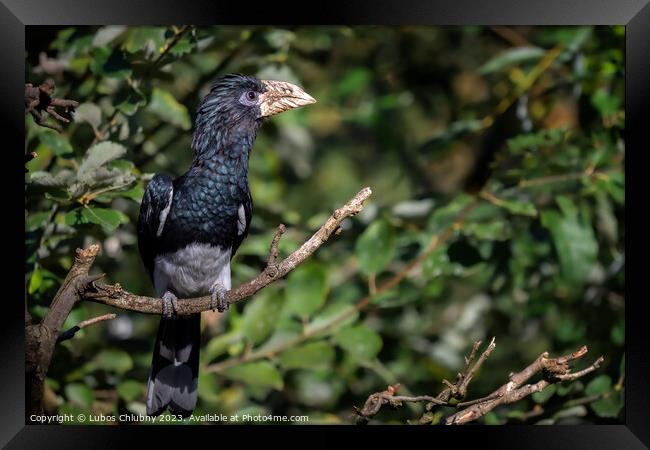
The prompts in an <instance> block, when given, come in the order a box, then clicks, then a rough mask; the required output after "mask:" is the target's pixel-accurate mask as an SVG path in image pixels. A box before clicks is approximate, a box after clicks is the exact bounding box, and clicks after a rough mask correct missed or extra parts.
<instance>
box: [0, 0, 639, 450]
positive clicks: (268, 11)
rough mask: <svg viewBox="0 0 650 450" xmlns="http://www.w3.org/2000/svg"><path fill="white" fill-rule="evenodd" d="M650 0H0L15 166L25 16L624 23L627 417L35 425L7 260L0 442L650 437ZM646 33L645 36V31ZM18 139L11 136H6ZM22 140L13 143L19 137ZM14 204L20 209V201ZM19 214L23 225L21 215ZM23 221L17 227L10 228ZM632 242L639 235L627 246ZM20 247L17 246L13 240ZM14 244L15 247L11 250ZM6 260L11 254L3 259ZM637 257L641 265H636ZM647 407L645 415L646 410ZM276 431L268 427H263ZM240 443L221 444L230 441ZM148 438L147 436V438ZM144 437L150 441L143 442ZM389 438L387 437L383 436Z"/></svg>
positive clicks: (569, 442) (15, 183)
mask: <svg viewBox="0 0 650 450" xmlns="http://www.w3.org/2000/svg"><path fill="white" fill-rule="evenodd" d="M649 1H650V0H618V1H612V0H582V1H580V2H577V1H576V2H567V1H566V0H564V1H563V0H545V1H540V0H491V1H479V0H454V1H453V2H449V1H447V2H444V1H426V2H425V1H410V0H401V1H397V0H391V1H378V0H376V1H371V0H366V1H355V2H344V1H333V0H331V1H328V2H321V3H317V2H309V3H308V2H302V4H300V5H293V6H291V7H289V6H287V5H279V4H278V3H275V2H265V3H263V4H261V5H257V4H252V3H251V4H249V3H248V2H245V1H239V2H233V1H228V2H224V1H218V2H217V1H207V0H201V1H184V2H178V1H173V0H137V1H136V0H133V1H131V2H123V3H119V4H118V3H117V2H112V1H108V0H103V1H102V0H86V1H82V0H49V1H46V0H0V35H1V38H0V48H1V50H0V54H1V55H2V62H3V63H4V64H3V69H2V71H1V75H0V76H1V77H2V82H1V83H0V98H1V99H2V106H3V107H2V108H0V113H1V114H2V120H1V122H0V123H2V125H3V136H4V138H5V140H4V141H5V142H6V147H5V151H4V152H3V156H6V155H9V154H11V160H12V162H13V161H15V162H16V163H17V164H16V165H14V164H11V165H8V167H9V169H8V171H10V172H13V175H16V174H18V175H17V176H20V174H21V173H22V169H20V168H19V167H16V166H17V165H18V161H20V163H21V164H22V158H21V155H20V152H19V151H18V150H17V148H16V147H18V146H21V145H23V134H24V119H23V116H24V111H23V110H22V106H21V105H22V102H23V100H21V96H20V93H21V92H22V84H23V83H24V81H23V80H24V64H25V50H24V49H25V26H27V25H101V24H132V25H145V24H157V25H160V24H172V23H174V24H181V23H183V24H185V23H190V24H196V25H208V24H243V23H245V24H247V25H248V24H262V23H264V24H317V23H318V24H339V23H345V24H353V25H364V24H372V25H379V24H384V25H403V24H409V25H464V24H468V25H469V24H481V25H496V24H498V25H504V24H509V25H511V24H516V25H586V24H588V25H626V50H625V54H626V59H625V61H626V69H625V77H626V78H625V81H626V102H625V104H626V130H625V140H626V154H627V155H626V157H627V164H626V172H628V173H627V174H626V179H627V182H628V184H631V185H628V186H626V200H625V201H626V216H627V215H630V214H635V213H637V215H639V214H638V213H640V215H639V217H636V218H630V217H626V234H627V236H626V254H627V255H626V259H627V264H626V281H627V283H626V286H627V288H626V290H627V292H626V299H627V305H626V391H625V394H626V398H625V424H624V425H583V426H546V427H545V426H538V427H535V426H528V425H525V426H524V425H519V426H514V425H513V426H505V427H486V426H468V427H388V426H377V427H334V426H327V427H315V426H302V427H290V429H288V428H287V427H279V426H264V427H262V426H255V427H250V426H232V427H225V428H224V427H174V428H170V427H166V426H155V427H146V426H121V427H105V426H67V427H66V426H58V425H57V426H48V425H26V424H25V422H24V421H25V419H24V416H25V415H24V409H25V397H24V386H25V381H24V323H23V317H24V310H23V306H22V305H21V302H20V301H17V299H19V298H24V295H25V292H24V290H25V287H24V285H23V283H22V281H19V280H22V277H21V276H19V275H18V274H16V276H12V274H11V273H10V272H11V270H16V271H18V270H19V267H18V266H19V265H17V264H13V265H14V266H16V267H14V268H12V267H11V265H12V264H7V267H6V272H5V275H6V278H5V281H4V285H5V290H4V291H5V292H4V293H5V296H4V299H3V303H2V312H3V314H2V317H3V318H4V320H3V326H2V327H1V328H0V333H1V334H0V336H1V338H0V339H1V340H0V342H2V344H3V350H4V352H3V357H2V363H1V364H0V399H1V400H2V403H1V406H0V410H1V411H2V420H1V421H0V443H1V444H2V445H3V446H6V448H41V447H42V446H45V447H46V448H79V447H81V448H95V447H98V448H107V447H108V448H113V447H119V448H122V447H131V446H133V445H136V444H135V440H134V439H138V438H146V439H149V438H151V440H145V441H143V442H145V443H147V446H150V445H151V444H152V443H153V442H154V439H153V438H156V439H164V440H165V442H166V444H167V446H169V447H171V446H173V445H174V441H178V442H179V444H178V445H183V446H184V447H191V446H194V445H206V444H203V443H202V444H199V439H201V440H202V439H205V441H204V442H206V443H209V444H207V445H214V446H222V447H223V446H225V447H226V448H231V447H233V446H234V445H237V446H238V447H241V446H242V445H243V446H244V448H245V447H246V446H247V444H248V443H251V444H253V443H256V445H264V446H267V445H269V443H270V444H280V445H283V446H284V447H292V446H294V445H299V446H300V447H309V448H311V447H318V448H321V447H322V448H331V447H333V446H337V445H346V444H349V443H350V441H351V440H352V439H360V440H361V442H359V443H357V444H356V445H363V446H364V447H371V446H375V445H378V444H384V445H398V444H400V443H401V444H402V445H407V446H410V447H415V446H419V445H422V444H416V443H415V442H416V440H420V439H422V442H423V443H424V445H427V447H431V446H437V447H438V448H440V447H441V446H443V445H445V444H444V443H443V439H449V440H450V441H451V444H447V445H454V446H455V447H457V446H460V447H462V446H463V444H465V441H466V440H472V441H474V442H475V445H480V446H481V447H480V448H526V449H537V448H539V449H542V448H543V449H551V448H563V449H576V448H588V449H619V448H620V449H636V448H648V447H647V446H649V445H650V427H649V426H648V424H650V420H649V419H648V418H649V417H650V411H649V408H648V407H649V405H650V388H649V385H650V383H649V382H650V363H649V360H650V358H648V356H649V355H648V351H649V350H650V339H649V337H650V335H649V332H648V330H649V327H648V326H647V323H646V322H647V319H646V317H647V316H646V315H645V314H644V313H643V310H642V305H643V304H644V302H646V301H647V300H646V299H645V295H644V294H645V292H644V285H643V275H642V270H643V269H642V266H641V265H640V264H642V263H643V259H642V258H643V257H644V255H643V253H642V252H644V251H645V252H647V249H649V248H650V247H649V246H648V245H647V243H648V240H647V237H646V236H647V230H648V226H647V224H648V222H647V220H646V219H644V218H643V212H644V209H645V208H644V206H645V205H643V202H644V195H643V189H644V188H645V186H644V185H643V182H642V181H643V180H644V173H643V171H644V170H645V167H646V166H645V165H644V164H643V162H642V160H641V158H642V155H643V154H644V152H647V151H648V150H650V146H649V145H648V137H647V136H648V134H647V133H643V127H644V126H647V125H646V124H647V123H648V117H650V114H649V111H648V110H649V108H648V104H649V103H650V70H649V69H650V45H648V44H650V5H649ZM644 36H645V37H644ZM9 137H11V138H13V139H9V140H8V139H7V138H9ZM14 139H15V141H14ZM10 178H12V177H6V179H5V180H4V181H5V183H6V184H7V186H5V190H4V192H5V195H4V196H3V200H4V201H5V203H6V204H10V203H11V204H12V206H11V209H10V210H9V211H7V212H6V213H5V214H6V216H7V217H9V216H11V217H13V218H14V222H15V225H13V224H12V225H9V224H6V225H7V228H6V230H7V231H5V234H3V235H2V236H3V238H4V239H3V240H2V241H3V242H4V243H5V245H4V246H3V253H5V258H10V257H11V255H12V254H23V252H24V248H23V247H22V244H21V242H20V241H21V240H20V239H16V238H12V237H11V236H12V235H13V234H14V233H15V235H16V236H20V234H19V233H21V232H23V233H24V222H22V220H21V219H20V218H21V217H24V211H23V210H24V205H23V204H21V201H20V199H21V198H23V197H24V191H20V192H19V190H20V189H23V188H21V187H20V184H19V180H13V179H10ZM14 206H15V209H13V208H14ZM21 222H22V223H21ZM9 226H12V227H13V226H15V229H13V228H9ZM630 242H632V243H633V244H631V245H630V244H629V243H630ZM14 246H15V248H14ZM13 252H15V253H13ZM5 260H6V259H5ZM637 261H638V263H637ZM644 417H645V419H644ZM262 435H267V436H262ZM226 438H228V439H235V440H236V442H237V444H224V441H225V439H226ZM141 442H142V441H141ZM137 445H144V444H137ZM382 447H383V445H382Z"/></svg>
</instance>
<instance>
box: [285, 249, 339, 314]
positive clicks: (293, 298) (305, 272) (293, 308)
mask: <svg viewBox="0 0 650 450" xmlns="http://www.w3.org/2000/svg"><path fill="white" fill-rule="evenodd" d="M328 291H329V283H328V280H327V271H326V270H325V268H324V267H323V266H322V265H321V264H319V263H317V262H315V261H311V262H308V263H306V264H303V265H301V266H300V267H298V268H297V269H296V270H294V271H292V272H291V273H290V274H289V277H288V278H287V287H286V289H285V295H286V303H285V306H284V308H285V313H289V314H296V315H298V316H299V317H307V316H309V315H311V314H313V313H314V312H316V311H317V310H319V309H320V307H321V306H322V305H323V303H324V302H325V298H326V297H327V293H328Z"/></svg>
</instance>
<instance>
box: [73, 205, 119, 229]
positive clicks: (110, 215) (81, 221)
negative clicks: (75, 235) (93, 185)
mask: <svg viewBox="0 0 650 450" xmlns="http://www.w3.org/2000/svg"><path fill="white" fill-rule="evenodd" d="M128 222H129V217H128V216H127V215H126V214H124V213H122V212H120V211H116V210H114V209H106V208H95V207H92V206H89V207H83V206H82V207H79V208H75V209H73V210H71V211H69V212H68V213H67V214H66V215H65V224H66V225H70V226H79V225H86V224H89V223H93V224H96V225H101V226H102V228H104V230H105V231H107V232H110V231H113V230H115V229H116V228H117V227H118V226H120V225H121V224H123V223H128Z"/></svg>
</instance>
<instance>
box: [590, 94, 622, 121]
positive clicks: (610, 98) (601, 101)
mask: <svg viewBox="0 0 650 450" xmlns="http://www.w3.org/2000/svg"><path fill="white" fill-rule="evenodd" d="M591 104H592V105H594V107H595V108H596V109H597V110H598V112H599V113H600V115H601V116H603V117H606V116H610V115H612V114H613V113H615V112H616V111H618V110H619V109H621V100H620V99H619V98H618V97H617V96H614V95H610V94H608V93H607V92H606V91H605V90H603V89H600V90H598V91H596V92H595V93H594V94H593V95H592V96H591Z"/></svg>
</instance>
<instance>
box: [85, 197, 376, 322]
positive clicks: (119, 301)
mask: <svg viewBox="0 0 650 450" xmlns="http://www.w3.org/2000/svg"><path fill="white" fill-rule="evenodd" d="M370 194H372V191H371V190H370V188H368V187H366V188H364V189H362V190H361V191H359V192H358V193H357V195H355V196H354V197H353V198H352V200H350V201H349V202H348V203H346V204H345V205H344V206H343V207H341V208H339V209H337V210H335V211H334V213H333V214H332V215H331V216H330V217H329V218H328V219H327V221H326V222H325V223H324V224H323V226H321V227H320V229H319V230H318V231H316V232H315V233H314V234H313V235H312V237H311V238H309V240H307V241H306V242H305V243H304V244H302V245H301V246H300V248H299V249H298V250H296V251H295V252H293V253H292V254H290V255H289V256H288V257H287V258H285V259H284V260H282V261H280V262H279V263H277V262H276V258H277V256H278V253H279V251H278V243H279V241H280V238H281V237H282V234H283V233H284V225H280V227H278V231H277V233H276V235H275V237H274V238H273V241H272V243H271V249H270V252H269V253H270V255H269V258H268V263H269V264H267V266H266V268H265V269H264V270H263V271H262V272H261V273H260V274H259V275H257V276H256V277H255V278H253V279H252V280H250V281H248V282H246V283H244V284H242V285H241V286H239V287H238V288H235V289H231V290H230V291H228V292H227V293H226V300H227V301H228V303H230V304H232V303H237V302H238V301H240V300H243V299H245V298H247V297H250V296H251V295H253V294H255V293H256V292H257V291H259V290H260V289H262V288H264V287H265V286H267V285H269V284H270V283H272V282H274V281H276V280H278V279H280V278H282V277H284V276H285V275H286V274H287V273H289V272H291V271H292V270H293V269H295V268H296V267H297V266H298V265H299V264H301V263H302V262H303V261H305V260H306V259H307V258H308V257H309V256H311V254H312V253H314V252H315V251H316V250H318V248H319V247H320V246H321V245H323V244H324V243H325V242H326V241H327V240H328V239H329V237H330V236H331V235H332V233H334V231H335V230H336V229H337V228H338V226H339V224H340V223H341V222H342V221H343V220H344V219H346V218H348V217H350V216H353V215H355V214H358V213H359V212H360V211H361V210H362V209H363V202H364V201H365V200H366V199H367V198H368V197H370ZM81 298H82V299H83V300H90V301H93V302H96V303H103V304H105V305H109V306H114V307H116V308H120V309H126V310H130V311H137V312H141V313H147V314H161V313H162V300H161V299H160V298H153V297H144V296H140V295H136V294H132V293H130V292H127V291H125V290H124V289H122V286H120V285H119V284H114V285H107V284H99V283H89V284H87V285H86V287H85V289H84V290H83V292H82V294H81ZM211 303H212V298H211V297H210V296H205V297H198V298H189V299H178V306H177V314H178V315H181V316H182V315H188V314H196V313H200V312H202V311H209V310H211V309H212V308H211V306H210V305H211Z"/></svg>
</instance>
